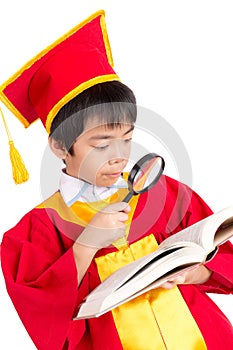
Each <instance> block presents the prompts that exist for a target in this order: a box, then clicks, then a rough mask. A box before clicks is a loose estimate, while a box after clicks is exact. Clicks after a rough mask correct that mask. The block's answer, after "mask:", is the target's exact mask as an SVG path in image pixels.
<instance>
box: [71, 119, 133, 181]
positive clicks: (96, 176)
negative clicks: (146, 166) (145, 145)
mask: <svg viewBox="0 0 233 350" xmlns="http://www.w3.org/2000/svg"><path fill="white" fill-rule="evenodd" d="M95 124H97V125H95ZM132 133H133V125H132V124H121V125H119V126H115V127H113V128H112V127H109V126H108V125H98V123H93V121H92V123H90V122H89V123H87V125H86V126H85V129H84V132H83V133H82V134H81V135H80V136H79V137H78V138H77V140H76V142H75V143H74V144H73V152H74V154H73V155H70V154H69V153H66V156H65V162H66V173H67V174H68V175H71V176H73V177H77V178H80V179H82V180H85V181H87V182H89V183H92V184H95V185H97V186H111V185H113V184H114V183H115V182H116V181H117V179H118V178H119V177H120V175H121V173H122V171H123V169H124V168H125V166H126V164H127V162H128V159H129V155H130V148H131V138H132Z"/></svg>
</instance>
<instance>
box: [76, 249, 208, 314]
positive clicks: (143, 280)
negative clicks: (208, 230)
mask: <svg viewBox="0 0 233 350" xmlns="http://www.w3.org/2000/svg"><path fill="white" fill-rule="evenodd" d="M204 259H205V252H204V250H203V249H202V248H200V247H198V246H196V248H195V249H194V248H193V247H186V248H183V249H180V250H175V251H174V253H173V254H170V255H168V256H164V257H163V258H162V259H160V260H156V261H151V262H150V263H148V264H147V265H146V266H145V269H143V270H141V271H140V270H139V271H138V272H137V273H136V274H135V275H134V276H133V277H132V278H129V279H128V280H127V281H126V282H125V283H124V284H123V285H121V286H120V287H119V288H117V289H114V290H113V288H112V286H113V283H114V281H115V279H118V277H119V272H120V270H122V269H120V270H118V271H116V272H115V273H113V274H112V275H111V276H110V277H108V278H107V279H106V280H105V281H103V282H102V283H101V284H100V285H99V287H97V288H96V289H95V290H94V291H93V292H92V293H91V294H89V296H88V297H87V299H86V301H85V302H84V303H83V304H82V305H81V307H80V310H79V313H78V316H77V318H76V319H80V318H87V317H93V315H98V314H101V313H103V312H106V311H108V310H110V309H113V308H114V307H116V306H118V305H120V304H122V303H123V302H126V301H128V300H130V299H133V298H135V297H136V296H138V295H140V294H143V293H144V292H145V291H147V290H150V289H152V288H156V287H158V286H159V285H161V284H162V283H163V282H165V281H166V280H167V279H168V278H169V277H170V276H171V275H176V274H177V273H178V272H179V271H180V270H184V269H187V268H191V266H193V265H197V264H199V263H200V262H202V261H203V260H204ZM156 281H157V282H156Z"/></svg>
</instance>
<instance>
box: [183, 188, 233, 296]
mask: <svg viewBox="0 0 233 350" xmlns="http://www.w3.org/2000/svg"><path fill="white" fill-rule="evenodd" d="M211 213H212V212H211V210H210V209H209V207H208V206H207V205H206V203H205V202H204V201H203V200H202V199H201V198H200V197H199V196H198V195H197V194H196V193H195V192H192V200H191V203H190V207H189V210H188V216H187V218H188V220H187V226H190V225H192V224H194V223H195V222H197V221H198V220H201V219H203V218H204V217H206V216H208V215H210V214H211ZM203 215H204V216H203ZM205 266H206V267H207V268H208V269H210V270H211V271H213V273H212V275H211V278H210V279H209V280H208V281H207V282H206V283H204V284H202V285H198V288H199V289H200V290H201V291H203V292H209V293H223V294H229V293H232V292H233V245H232V244H231V242H230V241H228V242H226V243H224V244H222V245H221V246H220V247H219V249H218V252H217V254H216V255H215V256H214V258H212V259H211V260H210V261H209V262H207V263H206V264H205Z"/></svg>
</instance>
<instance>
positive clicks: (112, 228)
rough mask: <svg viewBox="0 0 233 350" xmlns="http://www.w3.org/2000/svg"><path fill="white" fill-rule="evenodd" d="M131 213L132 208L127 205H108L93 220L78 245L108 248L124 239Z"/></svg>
mask: <svg viewBox="0 0 233 350" xmlns="http://www.w3.org/2000/svg"><path fill="white" fill-rule="evenodd" d="M129 212H130V206H129V205H128V204H127V203H124V202H120V203H114V204H110V205H108V206H107V207H105V208H104V209H102V210H101V211H100V212H98V213H97V214H96V215H95V216H94V217H93V218H92V220H91V221H90V222H89V224H88V225H87V226H86V228H85V229H84V230H83V232H82V233H81V235H80V236H79V237H78V238H77V240H76V243H79V244H81V245H84V246H87V247H91V248H96V249H101V248H104V247H108V246H109V245H110V244H111V243H112V242H114V241H116V240H117V239H119V238H122V237H124V235H125V228H126V225H125V222H126V221H127V220H128V213H129Z"/></svg>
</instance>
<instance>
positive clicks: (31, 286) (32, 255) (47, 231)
mask: <svg viewBox="0 0 233 350" xmlns="http://www.w3.org/2000/svg"><path fill="white" fill-rule="evenodd" d="M40 210H41V213H42V214H43V210H42V209H40ZM66 243H67V242H66ZM71 246H72V242H70V247H68V249H66V248H67V247H64V241H63V240H62V238H61V235H60V234H59V233H58V232H57V230H56V229H55V227H54V226H53V224H52V223H51V221H50V220H49V219H48V218H47V219H46V214H45V215H42V217H39V216H38V215H37V214H36V211H35V210H34V211H32V212H30V213H28V214H27V215H25V217H24V218H23V219H22V220H21V221H20V222H19V223H18V224H17V225H16V226H15V227H14V228H12V229H11V230H10V231H8V232H7V233H5V235H4V237H3V241H2V245H1V263H2V270H3V274H4V277H5V282H6V287H7V291H8V293H9V295H10V297H11V299H12V302H13V304H14V306H15V308H16V310H17V312H18V314H19V316H20V318H21V320H22V322H23V324H24V326H25V328H26V329H27V331H28V333H29V335H30V336H31V338H32V340H33V341H34V343H35V345H36V347H37V348H38V349H40V350H47V349H53V350H58V349H59V350H61V349H62V347H63V344H64V342H65V339H66V336H67V332H68V329H69V325H70V322H71V320H72V316H73V313H74V310H75V307H76V303H77V298H78V286H77V269H76V265H75V262H74V257H73V251H72V248H71ZM84 285H85V283H84ZM79 332H80V334H77V337H80V338H81V336H82V335H83V333H84V322H80V327H79Z"/></svg>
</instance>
